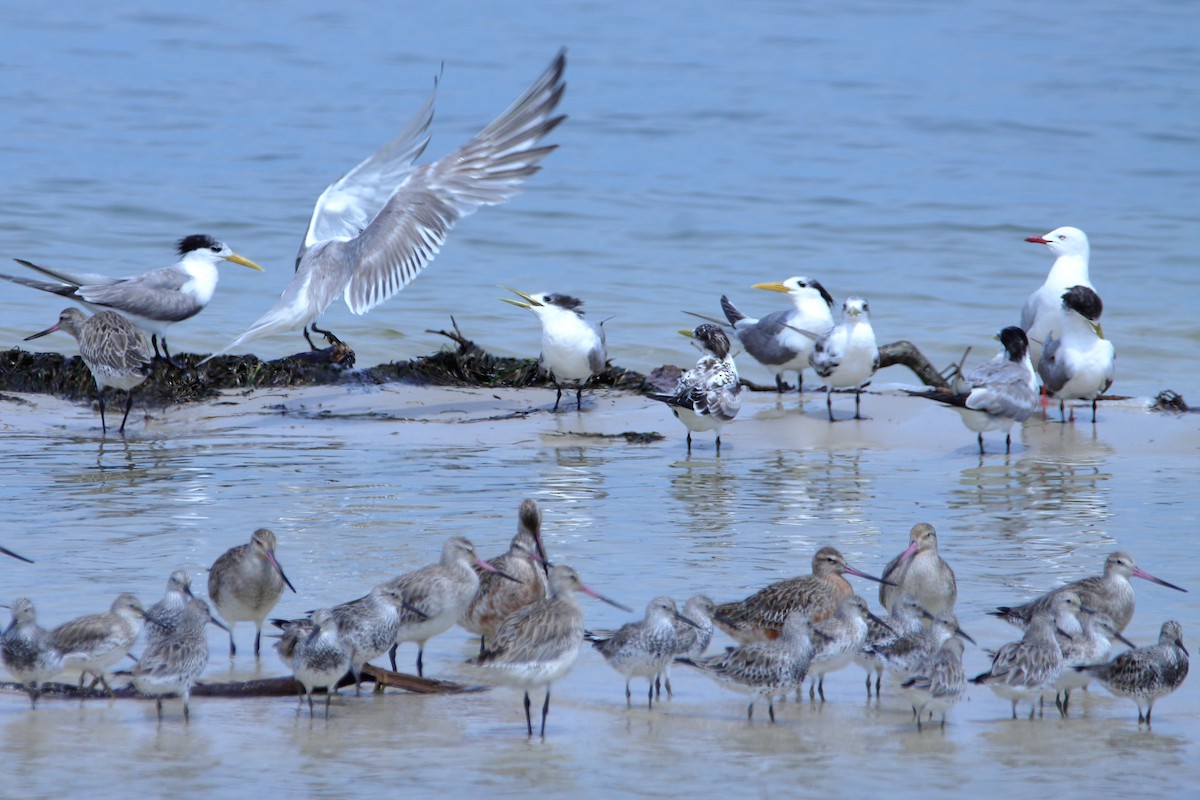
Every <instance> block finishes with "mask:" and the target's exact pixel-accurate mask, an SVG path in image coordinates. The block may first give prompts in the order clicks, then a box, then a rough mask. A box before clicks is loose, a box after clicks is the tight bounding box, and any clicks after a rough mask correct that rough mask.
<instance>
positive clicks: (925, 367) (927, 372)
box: [879, 341, 950, 391]
mask: <svg viewBox="0 0 1200 800" xmlns="http://www.w3.org/2000/svg"><path fill="white" fill-rule="evenodd" d="M897 364H899V365H900V366H904V367H908V368H909V369H910V370H912V371H913V374H914V375H916V376H917V377H918V378H920V379H921V383H923V384H925V385H926V386H932V387H933V388H935V389H942V390H945V391H950V384H949V383H947V382H946V379H945V378H943V377H942V373H940V372H939V371H938V370H936V369H935V368H934V366H933V364H930V363H929V359H927V358H926V357H925V356H924V355H923V354H922V353H921V351H920V350H918V349H917V346H916V345H915V344H913V343H912V342H905V341H900V342H893V343H891V344H885V345H883V346H882V347H880V348H879V368H880V369H883V368H884V367H891V366H895V365H897Z"/></svg>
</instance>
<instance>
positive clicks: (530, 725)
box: [525, 692, 533, 736]
mask: <svg viewBox="0 0 1200 800" xmlns="http://www.w3.org/2000/svg"><path fill="white" fill-rule="evenodd" d="M525 727H526V728H528V729H529V735H530V736H533V718H532V717H530V716H529V692H526V693H525Z"/></svg>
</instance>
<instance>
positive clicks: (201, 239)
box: [176, 233, 221, 256]
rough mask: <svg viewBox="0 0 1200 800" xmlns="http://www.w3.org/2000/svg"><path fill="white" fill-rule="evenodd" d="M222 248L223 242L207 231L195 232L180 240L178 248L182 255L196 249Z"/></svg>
mask: <svg viewBox="0 0 1200 800" xmlns="http://www.w3.org/2000/svg"><path fill="white" fill-rule="evenodd" d="M214 248H215V249H217V250H220V249H221V242H220V241H218V240H216V239H214V238H213V237H211V236H209V235H208V234H206V233H193V234H192V235H191V236H185V237H183V238H182V239H180V240H179V244H178V245H177V246H176V250H177V252H178V253H179V255H181V256H186V255H187V254H188V253H191V252H192V251H194V250H212V249H214Z"/></svg>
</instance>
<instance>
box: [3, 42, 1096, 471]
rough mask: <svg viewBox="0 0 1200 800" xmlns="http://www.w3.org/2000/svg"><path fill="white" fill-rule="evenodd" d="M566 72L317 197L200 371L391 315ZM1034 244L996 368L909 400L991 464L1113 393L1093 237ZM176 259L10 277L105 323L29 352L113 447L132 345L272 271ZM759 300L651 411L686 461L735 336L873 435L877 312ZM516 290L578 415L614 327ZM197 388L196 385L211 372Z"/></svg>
mask: <svg viewBox="0 0 1200 800" xmlns="http://www.w3.org/2000/svg"><path fill="white" fill-rule="evenodd" d="M565 69H566V54H565V52H560V53H559V54H558V55H557V56H556V57H555V58H554V60H553V61H552V62H551V64H550V65H549V66H548V67H547V68H546V69H545V71H543V73H542V74H541V75H540V76H539V77H538V78H537V79H536V80H535V81H534V82H533V83H532V84H531V85H530V86H529V88H528V89H526V91H525V92H524V93H523V94H521V96H520V97H518V98H517V99H516V100H515V101H514V102H513V103H512V104H511V105H510V106H509V107H508V108H507V109H506V110H505V111H504V112H502V113H501V114H500V115H499V116H497V117H496V118H495V119H494V120H493V121H492V122H491V123H489V124H488V125H486V126H485V127H484V128H483V129H482V130H481V131H480V132H479V133H478V134H476V135H475V136H474V137H472V138H471V139H470V140H469V141H468V142H466V143H465V144H463V145H462V146H460V147H458V148H457V149H455V150H453V151H451V152H450V153H448V154H446V155H445V156H443V157H442V158H440V159H438V160H436V161H434V162H432V163H429V164H423V165H420V166H418V165H416V163H415V162H416V160H417V158H419V157H420V156H421V154H422V153H423V152H424V151H425V148H426V146H427V145H428V144H429V142H430V132H429V128H430V126H431V124H432V121H433V101H434V96H433V94H431V95H430V97H429V99H428V100H427V101H426V103H425V104H424V105H423V106H422V107H421V109H420V110H419V111H418V113H417V115H416V116H415V117H414V118H413V119H412V121H411V122H410V123H409V124H408V125H407V126H406V127H405V128H404V129H403V130H401V131H400V133H398V134H397V135H396V137H395V138H393V139H392V140H391V141H390V142H388V143H387V144H386V145H384V146H383V147H382V148H381V149H380V150H378V151H377V152H375V153H374V154H372V155H371V156H369V157H368V158H366V159H365V160H363V161H362V162H361V163H359V164H358V165H357V166H355V167H354V168H353V169H351V170H350V171H349V172H347V173H346V174H345V175H343V176H342V177H340V178H338V179H337V180H336V181H334V182H333V183H331V184H330V185H329V186H328V187H327V188H326V189H325V191H324V192H322V193H321V195H320V197H318V198H317V201H316V205H315V207H314V209H313V212H312V216H311V219H310V221H309V225H308V228H307V230H306V231H305V234H304V238H303V241H302V243H301V246H300V250H299V253H298V254H297V256H296V259H295V274H294V276H293V277H292V278H291V280H290V282H289V283H288V285H287V287H286V289H285V290H284V292H283V294H282V295H281V297H280V298H279V300H278V301H277V302H276V303H275V304H274V305H273V306H271V308H269V309H268V310H267V311H266V312H265V313H264V314H263V315H262V316H261V317H260V318H259V319H258V320H257V321H255V322H254V323H252V324H251V325H250V326H249V327H248V328H247V329H246V330H245V331H244V332H243V333H242V334H241V335H239V336H238V337H236V338H235V339H234V340H233V341H232V342H231V343H230V344H229V345H228V346H226V347H225V348H223V349H221V350H218V351H217V352H215V353H214V354H213V355H210V356H208V358H206V359H205V361H207V360H208V359H211V358H213V357H215V356H219V355H221V354H223V353H226V352H229V351H230V350H233V349H236V348H238V347H240V346H241V345H243V344H244V343H246V342H248V341H250V340H253V339H257V338H259V337H263V336H268V335H272V334H277V333H281V332H284V331H289V330H295V329H297V328H300V329H302V330H303V333H304V338H305V339H306V340H307V341H308V344H309V347H310V348H311V349H313V350H316V349H317V347H316V345H314V344H313V342H312V338H311V336H310V328H311V330H312V331H313V332H315V333H318V334H322V335H324V336H325V338H326V340H327V341H328V342H329V343H330V344H331V345H335V346H341V345H342V342H341V340H340V339H338V338H337V337H336V336H334V335H333V333H331V332H330V331H328V330H324V329H321V328H318V327H317V320H318V319H319V317H320V316H321V314H322V313H323V312H324V311H325V310H326V309H327V308H328V307H329V306H330V305H331V304H332V303H333V302H334V301H335V300H336V299H337V298H338V297H339V296H340V297H342V299H343V300H344V301H345V303H346V305H347V307H348V308H349V309H350V310H351V311H352V312H353V313H355V314H364V313H366V312H367V311H369V310H371V309H372V308H374V307H375V306H377V305H379V304H380V303H382V302H384V301H385V300H387V299H389V298H390V297H391V296H392V295H394V294H396V293H398V292H400V291H401V290H402V289H403V288H404V287H405V286H407V285H408V284H409V283H410V282H411V281H413V280H414V279H416V278H417V277H418V275H420V273H421V272H422V271H423V270H424V269H425V267H427V266H428V265H429V263H430V262H431V261H432V260H433V258H434V257H435V256H436V255H437V253H438V251H439V249H440V248H441V246H442V245H443V243H444V242H445V240H446V237H447V235H448V234H449V231H450V229H451V228H452V227H453V226H454V224H455V223H456V222H457V221H458V220H459V219H461V218H463V217H465V216H467V215H469V214H471V213H473V212H475V211H476V210H478V209H479V208H481V207H483V206H487V205H497V204H500V203H503V202H505V201H507V200H509V199H510V198H512V197H513V196H514V195H515V194H517V193H518V192H519V191H520V190H521V185H522V184H523V183H524V181H525V180H526V179H528V178H530V177H531V176H533V175H534V174H536V173H537V172H538V171H539V170H540V169H541V167H542V161H543V160H544V159H545V158H546V157H547V156H548V155H549V154H550V153H552V152H553V151H554V150H555V148H556V147H557V145H555V144H545V143H544V140H545V137H547V136H548V135H549V134H550V133H551V132H552V131H554V129H555V128H557V127H558V125H559V124H561V123H562V121H563V120H564V119H565V115H562V114H557V108H558V105H559V103H560V101H561V100H562V97H563V94H564V92H565V90H566V83H565V80H564V73H565ZM435 89H436V81H435ZM1027 241H1029V242H1033V243H1037V244H1039V245H1044V246H1045V247H1046V248H1047V249H1048V250H1049V252H1050V253H1051V254H1052V255H1053V256H1054V257H1055V261H1054V264H1053V266H1052V267H1051V269H1050V272H1049V274H1048V275H1047V277H1046V281H1045V283H1044V284H1043V285H1042V286H1041V288H1039V289H1038V290H1037V291H1035V292H1033V293H1032V294H1031V295H1030V296H1029V298H1028V300H1027V301H1026V303H1025V306H1024V308H1023V310H1022V312H1021V319H1020V324H1019V325H1013V326H1009V327H1006V328H1004V329H1003V330H1002V331H1001V333H1000V334H999V335H998V336H999V338H1000V339H1001V342H1002V344H1003V349H1002V351H1001V352H1000V354H998V355H997V356H996V357H995V358H994V359H992V360H991V361H988V362H987V363H985V364H983V365H982V366H980V367H978V368H977V369H975V370H973V371H971V372H970V373H968V374H966V375H961V376H959V378H958V379H957V380H956V381H955V386H954V388H953V389H952V390H951V391H944V390H935V391H927V392H913V393H912V394H916V395H919V396H922V397H928V398H930V399H932V400H936V401H938V402H941V403H944V404H946V405H947V406H949V407H951V408H954V409H955V410H956V411H958V412H960V413H961V414H962V416H963V422H964V423H965V424H966V425H967V427H968V428H969V429H970V430H972V431H974V432H976V434H977V440H978V443H979V449H980V453H983V452H984V440H983V434H984V433H985V432H987V431H993V430H1002V431H1004V432H1005V449H1006V451H1008V450H1010V449H1011V436H1010V435H1009V431H1010V430H1011V428H1012V427H1013V425H1015V424H1016V423H1018V422H1022V421H1024V420H1025V419H1027V418H1029V417H1030V416H1031V415H1032V414H1033V413H1034V412H1035V411H1037V410H1038V408H1039V406H1040V397H1039V387H1040V389H1041V390H1044V392H1045V393H1046V396H1047V397H1053V398H1057V399H1058V400H1059V405H1060V412H1061V414H1062V415H1063V418H1064V419H1063V421H1066V418H1065V415H1066V403H1067V402H1068V401H1072V400H1082V401H1085V402H1090V403H1091V405H1092V422H1093V423H1095V422H1096V400H1097V398H1098V397H1100V395H1101V394H1103V393H1104V392H1105V391H1106V390H1107V389H1108V388H1109V387H1110V386H1111V385H1112V382H1113V373H1114V349H1113V346H1112V343H1111V342H1109V341H1108V340H1106V339H1105V338H1104V334H1103V330H1102V328H1101V325H1100V314H1101V312H1102V309H1103V304H1102V302H1101V300H1100V297H1099V295H1098V294H1096V291H1095V288H1094V287H1093V286H1092V284H1091V281H1090V279H1089V275H1088V258H1089V246H1088V239H1087V236H1086V235H1085V234H1084V232H1083V231H1081V230H1079V229H1078V228H1072V227H1061V228H1058V229H1056V230H1053V231H1051V232H1049V233H1047V234H1046V235H1045V236H1031V237H1028V238H1027ZM178 255H179V261H178V262H177V263H175V264H173V265H171V266H169V267H165V268H162V269H156V270H152V271H150V272H146V273H143V274H141V275H136V276H133V277H130V278H112V277H109V276H106V275H100V274H94V273H86V274H77V273H71V272H67V271H64V270H61V269H58V268H52V267H46V266H39V265H37V264H34V263H32V262H29V261H25V260H22V259H17V261H18V263H20V264H21V265H23V266H25V267H28V268H30V269H32V270H34V271H36V272H38V273H39V274H40V275H42V276H43V277H45V278H49V279H50V280H48V281H47V280H34V279H30V278H25V277H18V276H11V275H0V278H3V279H5V280H7V281H10V282H13V283H17V284H20V285H23V286H27V287H31V288H34V289H38V290H41V291H44V292H48V293H51V294H55V295H58V296H60V297H66V298H68V299H71V300H74V301H76V302H78V303H81V304H83V305H84V306H87V307H88V308H92V309H95V310H98V311H99V312H100V313H98V314H97V315H96V316H95V317H92V318H90V319H89V318H86V317H85V316H84V315H83V314H82V312H79V311H72V310H67V311H64V312H62V316H61V318H60V322H59V324H58V325H56V326H54V327H52V328H49V329H47V330H46V331H43V332H42V333H39V334H34V335H33V336H30V337H29V338H30V339H32V338H36V337H37V336H42V335H45V334H46V333H49V332H50V331H53V330H59V329H61V330H65V331H67V332H69V333H71V334H72V335H74V336H75V337H76V338H77V339H78V341H79V348H80V352H81V355H82V357H83V360H84V363H85V364H86V365H87V366H88V368H89V369H90V370H91V372H92V375H93V376H94V378H95V381H96V386H97V393H98V396H99V405H100V415H101V428H102V432H107V423H106V422H105V419H104V390H105V389H106V388H107V387H113V388H114V389H120V390H124V391H125V392H126V393H127V397H126V407H125V417H123V418H122V422H121V427H120V429H119V431H120V432H121V433H123V432H124V429H125V422H126V419H127V418H128V414H129V408H130V406H131V404H132V402H133V396H132V394H131V393H132V392H133V390H134V389H135V388H136V387H137V386H139V385H140V384H141V383H142V382H143V381H144V380H145V376H146V373H147V365H148V361H149V359H148V356H147V353H148V349H147V344H146V339H145V336H143V335H139V334H138V331H140V332H142V333H145V334H149V336H150V340H149V346H150V348H152V349H153V351H154V354H155V357H164V358H166V359H167V360H171V356H170V352H169V351H168V350H167V347H166V339H165V331H166V328H167V327H168V326H169V325H170V324H172V323H174V322H179V321H182V320H185V319H188V318H190V317H192V316H194V315H196V314H197V313H199V312H200V311H201V310H203V309H204V307H205V306H206V305H207V304H208V302H209V301H210V300H211V299H212V296H213V293H214V291H215V290H216V286H217V279H218V273H217V268H216V267H217V264H218V263H220V262H222V261H231V262H234V263H237V264H242V265H244V266H247V267H251V268H253V269H257V270H261V269H262V268H261V267H259V266H258V265H257V264H255V263H254V262H253V261H250V260H248V259H246V258H244V257H243V256H241V255H238V254H237V253H235V252H233V250H232V249H230V248H229V246H228V245H226V244H225V243H224V242H221V241H219V240H217V239H215V238H213V237H211V236H207V235H203V234H196V235H191V236H188V237H186V238H184V239H183V240H181V241H180V242H179V246H178ZM753 288H756V289H763V290H768V291H773V292H779V293H782V294H785V295H787V297H788V298H789V299H790V300H791V302H792V308H791V309H788V310H780V311H775V312H772V313H770V314H767V315H766V316H764V317H762V318H758V319H756V318H752V317H749V316H747V315H746V314H745V313H743V312H742V311H740V310H739V309H738V307H737V306H735V305H734V303H733V302H732V301H731V300H730V299H729V297H728V296H722V297H721V298H720V306H721V309H722V312H723V314H724V318H723V319H719V318H713V317H707V316H705V315H703V314H695V316H700V317H703V318H704V319H705V320H706V321H707V322H708V325H701V326H699V327H697V328H695V330H694V331H692V332H691V334H690V335H693V336H694V338H695V341H696V343H697V344H698V346H699V347H700V349H701V353H702V355H701V358H700V360H699V361H698V362H697V363H696V365H695V367H694V368H692V369H690V370H688V371H687V372H686V373H684V374H683V375H682V376H681V377H680V378H679V381H678V384H677V386H676V387H675V389H674V391H667V392H663V393H661V394H659V395H656V399H659V400H662V401H663V402H664V403H665V404H666V405H667V407H668V408H670V410H671V412H672V413H673V414H674V416H675V417H676V418H678V419H679V420H680V422H682V423H683V424H684V425H685V426H686V428H687V431H688V432H687V446H688V450H689V451H690V450H691V446H692V433H694V432H698V431H713V432H714V435H715V437H716V448H717V450H718V452H719V450H720V442H721V430H722V428H723V427H724V426H725V425H726V424H727V423H729V422H731V421H732V420H733V419H734V417H735V416H736V415H737V413H738V409H739V407H740V398H739V392H740V390H741V387H742V382H741V379H740V378H739V376H738V372H737V367H736V366H735V365H734V362H733V358H734V356H735V355H736V353H735V352H734V351H733V349H732V347H731V341H730V338H731V337H732V338H733V339H735V340H736V341H737V343H738V345H739V346H740V350H742V351H744V352H746V353H747V354H749V355H750V357H752V358H754V359H755V360H757V361H759V362H760V363H762V364H763V365H764V366H765V367H766V368H767V369H768V370H769V371H770V372H771V374H772V375H774V376H775V382H776V387H777V389H778V390H779V391H780V392H783V391H785V389H786V388H787V387H786V384H785V383H784V380H783V376H784V374H785V373H795V374H796V377H797V380H796V388H797V390H802V389H803V372H804V370H806V369H811V370H812V371H813V372H814V373H815V374H816V376H817V378H818V379H819V380H820V382H821V383H823V384H824V385H825V389H826V398H825V399H826V412H827V415H828V417H829V420H830V421H831V422H833V421H834V420H835V419H836V417H835V416H834V411H833V394H834V392H838V391H845V392H853V393H854V419H863V417H862V413H861V394H862V391H863V389H864V387H866V386H867V385H868V384H869V383H870V381H871V379H872V377H873V376H874V375H875V372H876V371H877V370H878V368H879V364H880V352H879V348H878V346H877V343H876V340H875V333H874V330H873V328H872V326H871V319H870V309H869V305H868V302H867V300H866V299H864V298H863V297H859V296H849V297H847V298H846V299H845V300H844V302H843V303H842V304H841V307H840V321H838V320H835V318H834V308H835V303H834V299H833V296H832V295H831V294H830V293H829V292H828V291H827V290H826V288H825V287H824V286H822V284H821V283H820V282H819V281H817V280H815V279H813V278H810V277H804V276H796V277H791V278H788V279H786V280H783V281H780V282H771V283H759V284H754V287H753ZM509 291H511V292H513V293H514V294H516V295H517V296H518V297H519V298H520V299H519V300H514V299H512V298H502V299H503V300H504V301H505V302H508V303H511V304H513V305H516V306H519V307H521V308H524V309H527V310H529V311H530V312H532V313H533V314H534V315H535V316H536V317H537V319H538V321H539V322H540V324H541V328H542V339H541V355H540V363H541V366H542V369H543V370H544V372H545V373H546V374H547V375H548V376H549V378H550V380H551V381H552V382H553V384H554V386H555V388H556V391H557V394H556V396H555V402H554V409H553V410H554V411H558V410H559V406H560V404H561V401H562V393H563V387H564V385H565V386H567V387H573V388H574V389H575V406H576V410H577V411H582V410H583V397H582V395H583V390H584V388H585V386H586V385H587V384H588V382H589V381H590V380H591V379H592V378H593V377H594V376H596V375H598V374H600V373H601V372H603V371H604V370H605V369H606V368H607V363H608V356H609V354H608V349H607V343H606V337H605V331H604V327H603V323H596V322H593V321H591V320H589V319H586V318H585V316H584V312H583V310H582V306H583V301H582V300H581V299H579V298H578V297H575V296H571V295H567V294H563V293H558V292H549V291H547V292H539V293H535V294H529V293H526V292H523V291H518V290H515V289H510V290H509ZM686 313H693V312H686ZM122 319H124V320H128V323H129V324H124V323H123V322H121V321H120V320H122ZM714 326H716V327H715V330H712V328H713V327H714ZM160 339H161V342H162V354H160V353H159V341H160ZM171 363H175V362H174V361H172V362H171ZM201 363H203V362H201ZM350 363H352V362H350ZM197 377H198V378H199V379H201V380H202V379H203V375H202V373H200V372H198V373H197ZM1071 419H1072V420H1074V409H1073V408H1072V410H1071Z"/></svg>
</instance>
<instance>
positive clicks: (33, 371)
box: [0, 329, 646, 406]
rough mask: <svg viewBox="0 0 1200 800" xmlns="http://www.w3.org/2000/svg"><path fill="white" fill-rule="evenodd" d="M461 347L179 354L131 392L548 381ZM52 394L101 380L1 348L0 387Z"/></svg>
mask: <svg viewBox="0 0 1200 800" xmlns="http://www.w3.org/2000/svg"><path fill="white" fill-rule="evenodd" d="M445 335H446V336H448V337H449V338H451V339H452V340H453V341H454V342H455V343H456V345H457V347H455V348H454V349H446V350H442V351H439V352H437V353H433V354H432V355H428V356H422V357H420V358H415V359H412V360H410V361H393V362H390V363H387V364H380V365H379V366H375V367H368V368H366V369H362V370H353V369H351V367H352V366H353V365H354V352H353V351H352V350H350V348H349V347H347V346H346V345H344V344H337V345H334V346H332V347H327V348H325V349H324V350H316V351H312V352H305V353H298V354H296V355H294V356H289V357H287V358H281V359H277V360H275V361H263V360H261V359H259V358H258V357H257V356H253V355H246V356H219V357H217V358H214V359H213V360H211V361H209V362H206V363H205V364H202V365H201V364H200V361H201V360H203V358H204V356H203V355H197V354H193V353H174V354H173V357H174V359H175V361H176V363H178V364H179V365H180V366H178V367H176V366H173V365H171V364H169V363H167V362H166V361H161V360H155V361H154V363H153V364H152V365H151V372H150V376H149V377H148V378H147V379H146V382H145V383H143V384H142V385H141V386H139V387H138V388H137V389H135V390H134V396H135V397H136V399H137V402H139V403H143V404H145V405H149V406H167V405H176V404H181V403H191V402H197V401H201V400H209V399H212V398H215V397H218V396H219V395H220V393H221V391H223V390H237V389H259V388H280V387H294V386H328V385H333V384H350V385H361V384H382V383H396V382H403V383H411V384H415V385H424V386H478V387H488V388H495V387H513V388H524V387H530V386H534V387H537V386H551V385H552V383H551V381H550V379H549V376H548V375H546V374H545V373H544V372H543V371H542V370H541V368H540V367H539V366H538V361H537V359H518V358H501V357H499V356H494V355H491V354H489V353H486V352H484V351H483V350H482V349H481V348H479V347H478V346H477V345H475V344H474V343H473V342H471V341H470V340H469V339H466V338H464V337H463V336H462V334H461V333H459V332H458V330H457V329H455V331H454V333H453V334H450V333H447V334H445ZM589 386H606V387H613V388H618V389H627V390H631V391H642V390H644V388H645V387H646V383H645V378H644V377H643V376H642V375H640V374H639V373H637V372H633V371H631V370H626V369H622V368H621V367H609V368H608V369H607V370H605V371H604V372H603V373H602V374H600V375H597V376H596V377H594V378H593V379H592V381H591V382H590V383H589ZM4 391H10V392H26V393H31V394H52V395H56V396H59V397H63V398H66V399H68V400H72V401H77V402H83V401H88V400H91V399H93V398H94V397H95V395H96V384H95V381H94V380H93V379H92V375H91V373H90V372H89V371H88V368H87V365H85V364H84V363H83V359H81V358H80V357H79V356H71V357H66V356H63V355H61V354H59V353H30V352H27V351H25V350H21V349H20V348H16V347H14V348H12V349H11V350H8V351H5V352H3V353H0V392H4Z"/></svg>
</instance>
